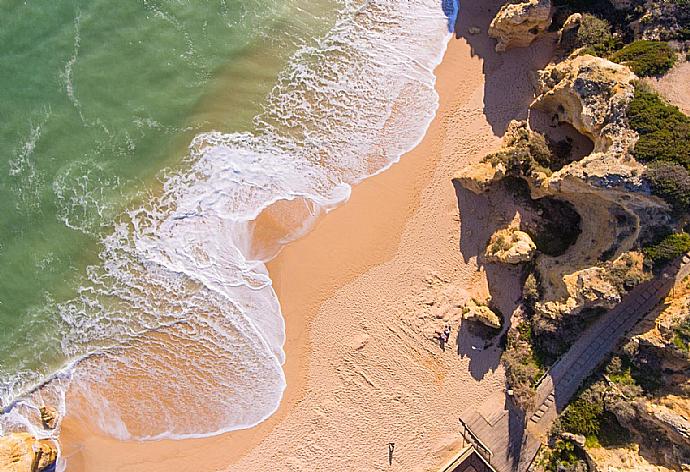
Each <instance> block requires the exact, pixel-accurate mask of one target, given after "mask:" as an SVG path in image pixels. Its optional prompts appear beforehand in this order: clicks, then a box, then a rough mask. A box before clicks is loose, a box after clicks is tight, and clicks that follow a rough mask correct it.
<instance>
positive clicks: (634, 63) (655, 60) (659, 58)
mask: <svg viewBox="0 0 690 472" xmlns="http://www.w3.org/2000/svg"><path fill="white" fill-rule="evenodd" d="M609 59H610V60H612V61H613V62H618V63H620V64H624V65H626V66H628V67H630V69H631V70H632V71H633V72H634V73H635V74H637V75H638V76H640V77H652V76H657V75H663V74H665V73H666V72H668V71H669V70H670V69H671V67H673V64H675V62H676V53H675V52H674V51H673V49H671V47H670V46H669V45H668V43H667V42H664V41H649V40H645V39H641V40H638V41H634V42H632V43H630V44H628V45H626V46H624V47H623V48H622V49H620V50H618V51H616V52H614V53H613V54H611V55H610V56H609Z"/></svg>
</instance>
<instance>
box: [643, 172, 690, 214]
mask: <svg viewBox="0 0 690 472" xmlns="http://www.w3.org/2000/svg"><path fill="white" fill-rule="evenodd" d="M645 177H646V179H647V180H648V181H649V184H650V186H651V188H652V192H654V194H655V195H658V196H659V197H661V198H663V199H664V200H666V202H668V203H669V204H670V205H671V206H672V207H673V209H674V210H675V211H676V212H677V213H684V212H687V211H690V173H689V172H688V171H687V169H686V168H685V167H683V166H681V165H680V164H675V163H673V162H663V161H659V162H652V163H650V164H649V165H648V166H647V170H646V171H645Z"/></svg>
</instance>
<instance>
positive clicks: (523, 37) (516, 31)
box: [489, 0, 552, 52]
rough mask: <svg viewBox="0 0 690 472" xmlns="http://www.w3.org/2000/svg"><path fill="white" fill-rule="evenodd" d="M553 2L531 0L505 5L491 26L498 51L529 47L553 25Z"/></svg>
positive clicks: (490, 33)
mask: <svg viewBox="0 0 690 472" xmlns="http://www.w3.org/2000/svg"><path fill="white" fill-rule="evenodd" d="M551 12H552V8H551V0H529V1H526V2H521V3H508V4H507V5H503V6H502V7H501V9H500V10H499V12H498V13H497V14H496V16H495V17H494V19H493V20H492V21H491V25H490V26H489V36H491V37H492V38H494V39H496V40H497V43H496V51H497V52H503V51H506V50H508V49H510V48H515V47H519V48H520V47H527V46H529V45H530V44H532V41H534V40H535V39H536V38H537V37H538V36H539V35H540V34H542V33H543V32H544V31H546V29H547V28H548V27H549V25H550V24H551Z"/></svg>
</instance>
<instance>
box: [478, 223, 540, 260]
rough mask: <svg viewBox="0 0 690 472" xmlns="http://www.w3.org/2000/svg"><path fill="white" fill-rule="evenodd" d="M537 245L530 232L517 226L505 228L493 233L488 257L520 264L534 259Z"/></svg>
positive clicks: (488, 247)
mask: <svg viewBox="0 0 690 472" xmlns="http://www.w3.org/2000/svg"><path fill="white" fill-rule="evenodd" d="M536 250H537V246H536V245H535V244H534V241H532V238H530V236H529V234H527V233H525V232H524V231H520V230H518V229H517V228H505V229H500V230H498V231H496V232H495V233H494V234H493V235H491V239H490V240H489V245H488V246H487V247H486V258H487V260H489V261H491V262H502V263H504V264H520V263H521V262H527V261H530V260H532V258H533V257H534V252H535V251H536Z"/></svg>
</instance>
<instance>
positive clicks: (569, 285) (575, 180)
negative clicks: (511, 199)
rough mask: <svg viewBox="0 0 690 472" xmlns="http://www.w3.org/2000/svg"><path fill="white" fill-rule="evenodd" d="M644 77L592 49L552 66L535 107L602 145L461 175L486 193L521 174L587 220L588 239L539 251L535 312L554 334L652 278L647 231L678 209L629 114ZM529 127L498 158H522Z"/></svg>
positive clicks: (517, 125)
mask: <svg viewBox="0 0 690 472" xmlns="http://www.w3.org/2000/svg"><path fill="white" fill-rule="evenodd" d="M635 79H636V77H635V75H634V74H633V73H632V72H631V71H630V70H629V69H628V68H627V67H625V66H621V65H619V64H614V63H612V62H610V61H608V60H605V59H602V58H599V57H594V56H588V55H585V56H577V57H572V58H569V59H567V60H565V61H563V62H561V63H558V64H554V65H550V66H548V67H547V68H546V69H544V70H543V71H540V72H539V74H538V77H537V84H536V85H537V96H536V98H535V100H534V101H533V103H532V105H531V107H532V108H533V109H536V110H540V111H541V112H545V113H546V116H547V117H553V122H554V124H556V123H567V124H569V125H572V126H573V127H574V128H575V129H576V130H577V131H578V132H580V133H581V134H582V135H584V136H586V137H587V138H589V139H590V140H591V141H592V143H593V151H592V152H591V153H590V154H588V155H586V156H584V157H583V158H581V159H579V160H574V161H570V162H568V163H566V164H565V165H563V166H562V167H561V168H558V170H551V169H548V168H546V167H545V166H546V164H545V163H543V162H537V163H536V164H539V165H536V164H535V163H534V162H532V163H531V164H529V163H528V165H524V163H523V164H520V165H512V164H506V167H501V168H499V167H498V166H499V165H501V164H500V162H501V160H500V159H493V160H492V159H488V161H490V162H491V163H493V165H494V168H495V171H494V170H492V169H491V168H490V167H489V166H487V164H489V162H485V163H483V164H482V165H481V166H480V167H479V168H477V169H474V170H472V171H470V170H464V171H463V172H462V173H461V174H460V175H458V176H457V178H456V181H457V182H459V183H460V184H462V185H464V186H465V187H466V188H468V189H469V190H471V191H473V192H478V191H482V190H486V189H487V188H488V187H489V186H490V185H489V184H491V183H493V182H495V181H497V180H500V179H502V178H503V177H504V176H512V177H520V178H522V179H524V180H525V181H526V182H527V184H528V186H529V192H530V194H531V198H532V199H533V200H538V199H541V198H544V197H548V198H551V199H556V200H561V201H563V202H566V203H568V204H569V205H570V206H571V207H572V208H573V209H574V211H575V212H576V213H577V214H579V215H580V216H581V218H580V223H579V225H580V227H579V236H578V237H577V239H576V240H575V242H574V243H573V244H571V245H570V246H569V247H568V248H567V249H566V250H565V252H563V253H560V254H558V255H552V256H550V255H547V254H545V253H541V252H537V255H536V256H535V258H534V261H535V263H534V266H535V270H536V272H537V274H538V278H539V280H540V282H541V283H540V285H541V289H542V292H541V301H540V302H538V303H536V304H535V312H536V316H537V318H538V319H539V320H541V319H542V318H543V323H541V321H540V323H541V324H539V323H538V325H540V326H541V325H543V327H544V332H552V331H553V330H554V329H559V328H558V327H559V326H560V321H559V320H561V319H562V318H563V317H567V316H571V315H573V316H575V315H578V314H579V313H581V312H583V310H587V309H608V308H611V307H613V306H614V305H616V304H617V303H619V302H620V300H621V296H622V294H623V293H624V292H625V290H626V289H629V288H631V287H632V286H633V285H634V284H636V283H639V281H641V280H643V278H644V277H643V275H642V274H643V272H644V267H643V265H642V256H641V255H639V253H634V252H631V251H633V250H634V249H635V247H636V246H635V245H636V243H637V241H638V239H639V237H640V235H641V231H642V230H643V229H644V228H652V227H655V226H661V225H665V224H668V223H669V222H670V221H671V217H670V208H669V207H668V205H667V204H666V203H665V202H663V201H662V200H660V199H658V198H657V197H654V196H652V195H651V194H650V192H649V189H648V188H647V187H646V184H645V182H644V180H643V178H642V175H643V172H644V170H645V166H644V165H643V164H641V163H639V162H637V161H636V160H635V159H634V158H633V156H632V153H631V150H632V147H633V146H634V144H635V142H636V140H637V133H635V132H634V131H633V130H632V129H631V128H630V127H629V125H628V120H627V116H626V112H627V108H628V106H629V103H630V101H631V100H632V98H633V96H634V85H633V81H634V80H635ZM525 132H527V135H528V136H529V133H531V131H530V129H529V126H528V125H527V124H526V123H524V122H514V123H511V124H510V125H509V126H508V129H507V131H506V135H505V137H504V148H503V149H502V150H501V151H499V153H497V154H498V155H501V156H503V158H504V160H505V158H506V156H507V158H508V159H512V158H515V159H518V160H519V159H522V158H523V157H522V156H524V155H525V150H524V149H523V148H524V147H525V144H524V143H523V141H524V139H523V140H520V139H517V137H519V136H523V135H525ZM528 141H529V140H528ZM520 146H522V148H521V147H520ZM528 147H529V145H528ZM537 246H538V245H537ZM612 270H614V271H615V273H616V274H618V275H621V274H623V276H624V278H626V280H625V286H623V285H622V284H621V281H620V280H614V278H612V277H610V275H611V271H612ZM585 315H586V316H589V314H588V313H585ZM573 335H577V333H575V332H574V333H573Z"/></svg>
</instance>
